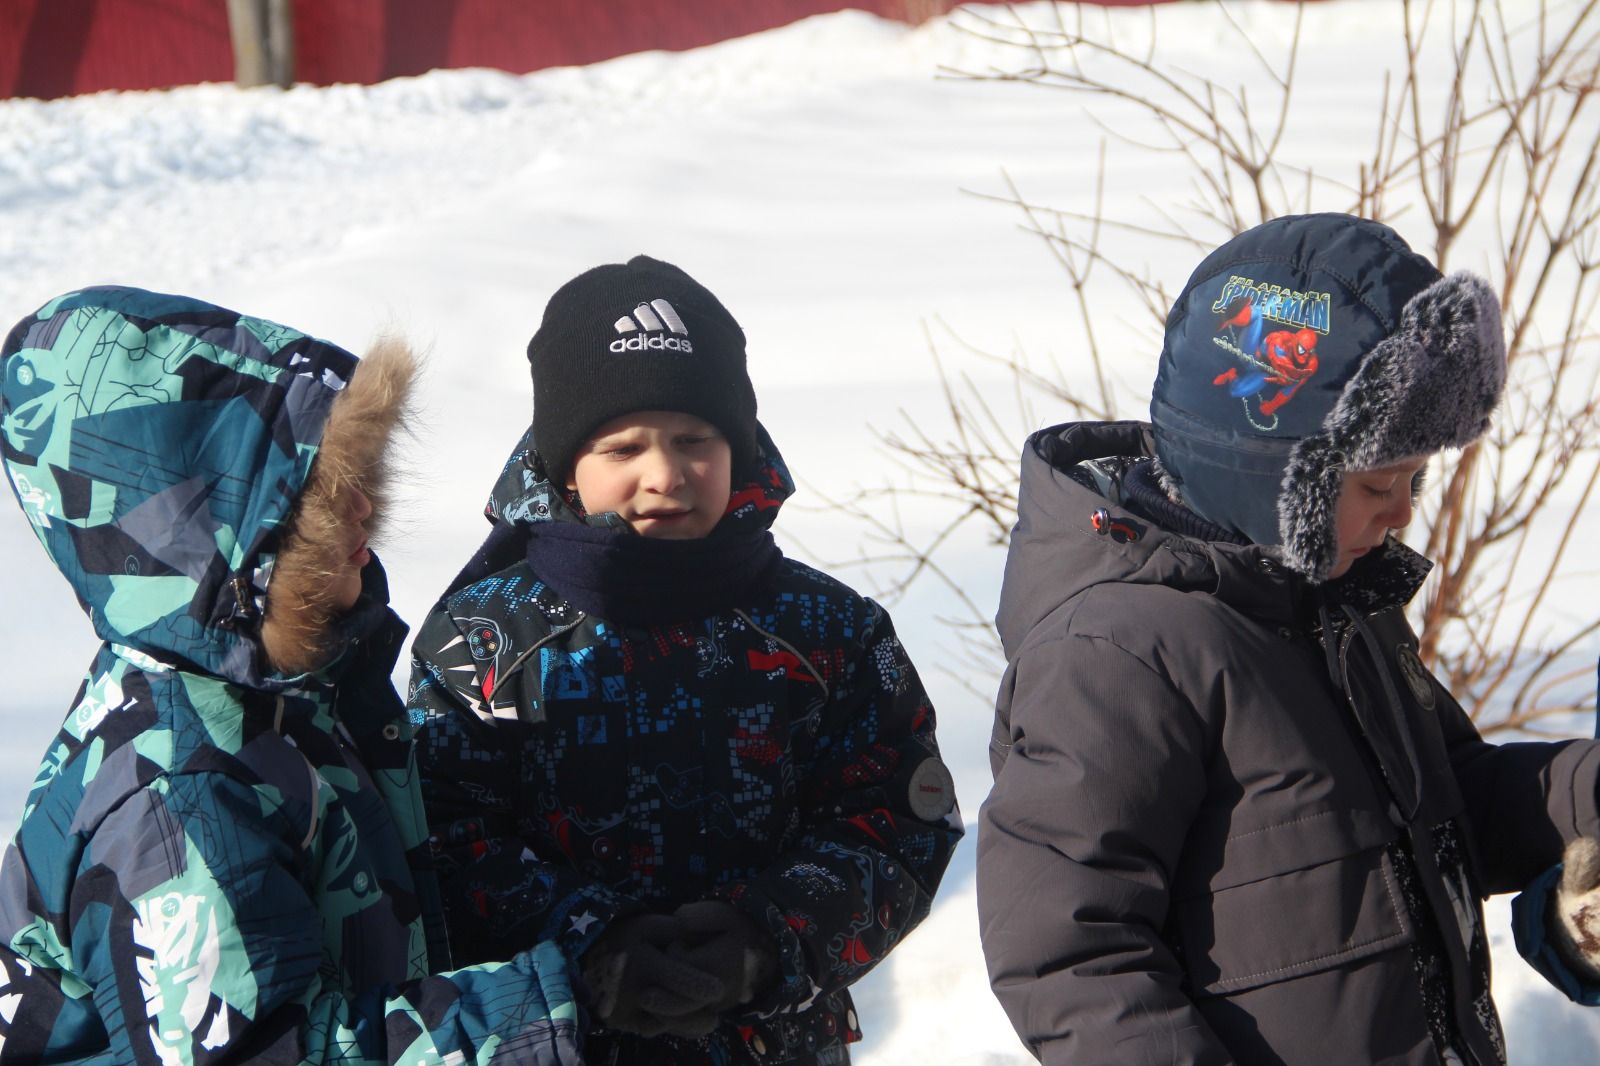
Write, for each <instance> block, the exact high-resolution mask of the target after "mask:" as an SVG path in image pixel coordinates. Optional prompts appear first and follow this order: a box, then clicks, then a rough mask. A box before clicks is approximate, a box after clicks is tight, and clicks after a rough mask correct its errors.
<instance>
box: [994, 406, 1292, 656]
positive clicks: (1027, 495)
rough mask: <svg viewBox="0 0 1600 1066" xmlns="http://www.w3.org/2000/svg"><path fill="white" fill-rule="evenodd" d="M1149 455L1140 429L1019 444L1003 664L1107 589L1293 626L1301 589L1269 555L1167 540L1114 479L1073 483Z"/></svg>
mask: <svg viewBox="0 0 1600 1066" xmlns="http://www.w3.org/2000/svg"><path fill="white" fill-rule="evenodd" d="M1153 455H1154V447H1153V442H1152V440H1151V433H1150V426H1149V424H1148V423H1145V422H1132V421H1130V422H1104V423H1088V422H1080V423H1069V424H1065V425H1060V426H1054V427H1052V428H1050V429H1044V430H1040V431H1039V432H1037V433H1035V434H1033V435H1032V436H1030V437H1029V438H1028V442H1027V444H1026V445H1025V446H1024V448H1023V452H1022V481H1021V486H1020V489H1019V491H1018V500H1017V524H1016V526H1015V527H1014V528H1013V529H1012V533H1011V548H1010V551H1009V552H1007V554H1006V569H1005V580H1004V583H1003V585H1002V587H1001V592H1000V609H999V612H998V614H997V615H996V618H995V626H996V628H997V629H998V630H999V633H1000V639H1001V642H1002V643H1003V644H1004V646H1005V649H1006V653H1007V655H1013V654H1015V652H1016V649H1017V648H1018V647H1019V646H1020V645H1021V643H1022V642H1023V640H1024V639H1025V638H1026V637H1027V635H1028V633H1029V632H1030V631H1031V630H1032V629H1033V628H1034V627H1035V626H1037V625H1038V624H1039V623H1040V622H1041V621H1043V620H1044V619H1045V618H1046V617H1048V616H1049V615H1050V614H1052V613H1053V612H1055V611H1056V610H1057V609H1058V608H1060V607H1061V606H1062V605H1063V604H1065V603H1066V602H1067V601H1068V600H1070V599H1072V598H1073V597H1075V596H1077V595H1078V594H1079V593H1081V592H1084V591H1086V590H1087V589H1089V588H1091V587H1093V586H1095V585H1100V584H1105V583H1109V582H1115V583H1123V584H1136V585H1165V586H1167V587H1169V588H1174V589H1178V590H1180V591H1197V592H1206V593H1210V594H1213V595H1216V596H1219V597H1221V598H1222V599H1224V600H1225V601H1227V602H1229V603H1230V604H1232V605H1233V606H1235V607H1237V608H1239V609H1240V610H1243V611H1246V612H1248V613H1251V614H1254V615H1258V616H1265V617H1273V618H1278V619H1282V620H1284V621H1288V620H1289V619H1291V618H1293V616H1294V613H1295V610H1296V599H1297V598H1298V596H1299V595H1300V594H1301V591H1302V587H1301V583H1300V582H1299V581H1298V580H1297V579H1296V578H1295V577H1294V575H1292V574H1290V573H1289V572H1287V571H1286V570H1285V569H1284V568H1283V567H1282V566H1281V565H1280V564H1279V561H1278V559H1277V552H1276V551H1275V550H1274V549H1272V548H1270V547H1266V546H1263V545H1259V544H1232V543H1226V542H1221V541H1209V540H1202V539H1197V538H1194V537H1189V536H1185V535H1183V534H1180V533H1175V532H1172V531H1170V530H1167V529H1164V528H1162V527H1161V526H1159V525H1157V524H1155V523H1154V522H1152V521H1150V520H1149V519H1147V518H1144V517H1141V516H1140V515H1139V514H1137V513H1136V512H1135V511H1133V510H1131V509H1130V508H1128V507H1126V506H1124V505H1123V504H1122V502H1121V497H1120V494H1119V492H1118V489H1117V485H1116V483H1115V481H1114V479H1100V478H1096V477H1094V476H1093V475H1092V474H1091V473H1090V472H1088V471H1086V470H1085V471H1080V472H1078V473H1077V475H1076V476H1075V475H1074V468H1075V467H1077V466H1078V464H1080V463H1089V462H1091V461H1093V460H1106V459H1118V458H1147V457H1150V456H1153ZM1080 479H1081V480H1080ZM1097 482H1098V483H1097ZM1090 484H1095V485H1096V487H1094V488H1091V487H1090ZM1108 493H1109V495H1108Z"/></svg>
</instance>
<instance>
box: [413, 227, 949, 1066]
mask: <svg viewBox="0 0 1600 1066" xmlns="http://www.w3.org/2000/svg"><path fill="white" fill-rule="evenodd" d="M528 359H529V362H530V364H531V367H532V372H533V392H534V416H533V424H532V426H531V427H530V429H529V431H528V433H527V434H525V435H524V438H523V440H522V442H521V443H520V444H519V445H518V447H517V449H516V450H515V452H514V453H513V455H512V458H511V460H510V462H509V463H508V464H507V465H506V467H505V469H504V471H503V472H502V474H501V477H500V480H499V482H498V483H497V484H496V486H495V489H494V492H493V494H492V496H491V499H490V502H489V506H488V509H487V514H488V517H489V519H490V521H491V523H493V531H492V532H491V534H490V537H489V539H488V541H487V542H486V543H485V544H484V545H483V547H482V548H481V549H480V550H479V552H478V553H477V554H476V555H475V556H474V558H473V559H472V560H471V562H469V564H468V565H467V567H466V569H465V570H463V572H462V574H461V575H460V576H458V577H457V579H456V580H455V581H454V582H453V583H452V585H451V587H450V588H449V589H448V590H447V591H446V593H445V595H444V597H443V599H441V601H440V603H439V604H438V606H437V607H436V608H435V609H434V611H433V613H432V614H431V615H430V616H429V618H428V619H427V621H426V622H425V623H424V625H423V627H422V629H421V631H420V632H419V634H418V636H417V640H416V643H415V645H414V649H413V653H414V657H415V658H414V669H413V683H412V694H411V699H410V704H411V713H412V717H413V720H415V721H417V722H418V723H419V730H420V738H421V739H420V743H419V751H420V753H421V756H420V759H421V763H422V773H423V776H424V795H425V797H426V804H427V814H428V823H429V826H430V828H431V831H432V833H433V838H432V846H433V851H434V856H435V858H436V860H437V863H438V866H439V871H440V881H441V888H442V890H443V893H444V903H445V912H446V914H447V917H448V923H449V933H450V939H451V944H452V947H453V950H454V953H455V955H456V962H457V963H467V962H471V961H473V960H476V959H497V958H504V957H505V954H506V952H507V950H508V949H510V948H511V947H512V946H513V945H516V944H520V943H523V942H524V941H526V942H527V943H529V944H532V943H537V942H538V941H540V940H542V939H553V940H556V941H557V942H559V943H560V944H562V946H563V947H564V949H565V950H566V951H567V953H568V956H569V958H571V959H572V961H573V962H574V964H575V965H576V967H577V969H578V970H579V972H580V973H581V974H582V976H583V978H584V979H585V981H584V983H585V984H586V985H587V988H588V999H587V1006H588V1009H589V1011H590V1015H591V1020H592V1022H593V1028H592V1031H591V1033H590V1040H589V1044H588V1048H587V1055H588V1056H589V1058H590V1060H591V1061H597V1062H616V1063H640V1064H643V1063H667V1062H671V1063H683V1064H689V1066H694V1064H704V1066H711V1064H724V1063H842V1062H848V1061H849V1055H848V1051H847V1045H848V1044H849V1043H851V1042H853V1041H855V1040H858V1039H860V1028H859V1025H858V1020H857V1018H856V1015H855V1011H854V1009H853V1007H852V1006H851V1002H850V996H849V993H848V991H847V986H848V985H849V984H851V983H852V982H853V981H855V980H856V979H857V978H859V977H860V976H861V975H862V974H864V973H865V972H866V971H867V970H868V969H870V968H871V967H872V966H873V965H875V964H876V963H877V962H878V961H879V960H880V959H881V958H882V957H883V956H884V954H886V953H887V952H888V951H889V949H890V948H891V947H893V946H894V945H895V944H896V943H898V942H899V940H900V939H901V938H902V937H903V936H904V935H905V934H906V933H907V932H909V931H910V930H911V929H912V927H914V926H915V925H916V924H917V923H918V922H920V921H921V920H922V918H923V917H924V916H925V915H926V914H927V912H928V908H929V905H930V903H931V900H932V896H933V892H934V890H935V888H936V887H937V885H938V882H939V879H940V876H941V875H942V873H943V871H944V867H945V865H946V863H947V861H948V860H949V856H950V852H951V849H952V848H953V847H954V846H955V843H956V841H957V840H958V839H959V838H960V836H961V832H962V830H961V824H960V820H959V816H958V814H957V813H956V810H955V801H954V795H953V788H952V782H951V778H950V775H949V772H948V771H947V770H946V769H945V767H944V764H943V763H942V762H941V761H940V759H939V753H938V748H937V745H936V743H935V740H934V715H933V709H932V708H931V707H930V706H929V704H928V699H927V695H926V693H925V692H924V691H923V688H922V685H921V683H920V682H919V680H918V679H917V674H916V671H915V670H914V669H913V667H912V665H911V663H910V661H909V660H908V659H907V658H906V655H905V651H904V649H903V648H902V647H901V645H900V643H899V641H898V640H897V639H896V638H895V635H894V628H893V625H892V623H891V622H890V620H889V617H888V615H887V614H886V613H885V612H884V611H883V609H882V608H881V607H879V606H878V605H877V604H875V603H873V602H872V601H871V600H868V599H866V598H864V597H862V596H859V595H857V594H856V593H855V592H853V591H852V590H851V589H849V588H847V587H846V586H845V585H843V584H841V583H840V582H838V581H836V580H834V579H833V578H830V577H828V576H827V575H825V574H822V573H819V572H818V571H816V570H813V569H811V568H810V567H808V566H805V565H803V564H801V563H799V562H796V561H794V560H792V559H788V558H785V557H784V556H783V554H782V553H781V552H780V551H779V549H778V547H777V545H776V543H775V542H774V541H773V538H772V534H771V532H770V526H771V524H772V522H773V519H774V518H775V517H776V516H777V512H778V510H779V508H780V506H781V504H782V503H783V501H784V500H785V499H786V498H787V497H788V496H789V495H790V493H791V492H792V491H793V482H792V481H791V479H790V477H789V473H788V470H787V468H786V467H785V466H784V464H783V460H782V459H781V457H780V456H779V455H778V452H777V449H776V448H775V447H774V446H773V444H772V441H771V439H770V438H769V437H768V436H767V434H766V432H765V431H764V429H763V428H762V427H761V426H760V424H759V423H758V422H757V421H756V399H755V393H754V391H753V389H752V388H751V385H750V379H749V376H748V375H747V373H746V371H745V338H744V332H743V330H741V329H740V327H739V324H738V322H736V321H735V320H734V318H733V316H732V315H731V314H729V313H728V311H727V309H726V308H724V307H723V306H722V304H721V302H719V301H718V300H717V298H716V297H715V296H713V295H712V294H711V293H710V292H709V291H708V290H707V289H706V288H705V287H704V286H702V285H700V284H699V283H698V282H696V281H695V280H694V279H693V278H691V277H690V276H689V275H688V274H686V273H684V272H683V271H682V270H679V269H678V268H677V267H675V266H672V265H671V264H669V263H663V262H661V261H659V260H655V259H651V258H649V257H647V256H637V257H635V258H633V259H631V260H629V261H628V262H627V263H613V264H606V265H604V266H599V267H595V268H594V269H592V270H589V271H587V272H585V273H583V274H580V275H579V276H578V277H576V278H574V279H572V280H571V281H569V282H568V283H567V284H565V285H564V286H562V287H561V288H560V289H559V290H557V292H556V293H555V295H554V296H552V297H551V299H550V302H549V304H548V306H547V307H546V309H545V314H544V320H543V322H542V323H541V324H540V326H539V329H538V331H537V332H536V333H535V334H534V336H533V339H532V341H530V342H529V345H528Z"/></svg>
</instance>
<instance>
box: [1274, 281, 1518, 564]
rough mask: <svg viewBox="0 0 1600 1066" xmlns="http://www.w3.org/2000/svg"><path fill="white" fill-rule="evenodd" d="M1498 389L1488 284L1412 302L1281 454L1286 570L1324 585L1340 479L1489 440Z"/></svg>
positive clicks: (1500, 370) (1465, 284)
mask: <svg viewBox="0 0 1600 1066" xmlns="http://www.w3.org/2000/svg"><path fill="white" fill-rule="evenodd" d="M1505 381H1506V350H1505V334H1504V332H1503V330H1502V327H1501V324H1500V301H1499V300H1498V299H1497V298H1496V296H1495V294H1494V290H1492V289H1490V288H1489V285H1488V283H1487V282H1485V281H1484V280H1483V279H1482V278H1479V277H1476V276H1475V275H1472V274H1467V273H1456V274H1451V275H1450V276H1448V277H1445V278H1441V279H1440V280H1439V281H1437V282H1435V283H1434V284H1432V285H1430V286H1428V288H1426V289H1424V290H1423V291H1421V292H1419V293H1418V294H1417V295H1416V296H1414V297H1412V298H1411V300H1410V301H1409V302H1408V303H1407V304H1406V306H1405V310H1404V311H1403V312H1402V314H1401V317H1400V325H1399V327H1398V328H1397V329H1396V330H1395V331H1394V332H1393V333H1391V334H1390V335H1389V336H1388V337H1385V338H1384V339H1383V341H1381V342H1380V343H1379V344H1378V345H1377V347H1375V348H1373V349H1372V351H1371V352H1369V353H1368V354H1367V355H1366V357H1365V358H1363V359H1362V361H1361V365H1360V366H1359V367H1358V368H1357V370H1356V373H1355V376H1354V377H1352V378H1351V379H1350V383H1349V384H1348V385H1346V386H1345V387H1344V392H1343V393H1342V394H1341V395H1340V396H1339V402H1338V403H1337V404H1335V405H1334V408H1333V410H1332V411H1330V412H1329V413H1328V417H1327V418H1325V419H1324V420H1323V422H1322V429H1321V431H1320V432H1319V433H1317V434H1316V435H1314V436H1311V437H1307V438H1306V439H1304V440H1302V441H1301V442H1300V443H1299V444H1297V445H1295V448H1294V451H1293V452H1291V453H1290V456H1289V465H1288V468H1287V469H1286V470H1285V471H1284V475H1283V492H1282V493H1281V494H1280V495H1279V497H1278V528H1279V531H1280V533H1281V534H1282V537H1283V553H1284V562H1285V564H1286V565H1288V566H1289V567H1290V568H1292V569H1294V570H1297V571H1299V572H1300V573H1302V574H1305V575H1306V576H1308V577H1310V578H1311V579H1312V580H1313V581H1324V580H1326V579H1327V576H1328V574H1329V573H1331V572H1332V570H1333V568H1334V566H1335V565H1336V564H1337V563H1338V555H1339V552H1338V543H1337V535H1336V531H1335V529H1334V515H1335V512H1336V510H1337V508H1338V504H1339V490H1340V488H1341V486H1342V485H1343V483H1344V481H1343V479H1344V474H1345V473H1346V472H1347V471H1359V470H1372V469H1376V468H1378V467H1382V466H1387V465H1389V464H1390V463H1397V462H1399V461H1401V460H1402V459H1411V458H1416V457H1418V456H1423V455H1432V454H1433V453H1434V452H1437V451H1440V450H1442V449H1444V448H1461V447H1465V446H1466V445H1468V444H1471V443H1472V442H1473V441H1475V440H1477V439H1478V438H1479V437H1481V436H1483V435H1484V433H1486V432H1488V429H1489V418H1490V416H1491V415H1492V414H1493V412H1494V408H1495V405H1496V404H1498V403H1499V402H1500V393H1501V392H1502V391H1503V390H1504V388H1505Z"/></svg>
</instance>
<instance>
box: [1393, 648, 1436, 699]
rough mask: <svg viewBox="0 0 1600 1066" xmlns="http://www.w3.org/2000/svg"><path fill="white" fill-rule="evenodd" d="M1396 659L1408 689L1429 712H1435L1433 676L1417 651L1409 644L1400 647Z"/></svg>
mask: <svg viewBox="0 0 1600 1066" xmlns="http://www.w3.org/2000/svg"><path fill="white" fill-rule="evenodd" d="M1395 658H1396V659H1397V660H1399V663H1400V673H1401V675H1403V676H1404V677H1405V679H1406V687H1407V688H1409V689H1410V690H1411V694H1412V695H1413V696H1415V697H1416V698H1417V702H1418V703H1420V704H1422V706H1423V707H1424V708H1426V709H1427V710H1430V711H1431V710H1433V675H1432V674H1430V673H1428V668H1427V667H1426V666H1423V665H1422V659H1421V658H1419V657H1418V655H1417V652H1416V649H1414V648H1413V647H1412V646H1411V645H1409V644H1402V645H1400V648H1399V650H1398V651H1397V652H1396V653H1395Z"/></svg>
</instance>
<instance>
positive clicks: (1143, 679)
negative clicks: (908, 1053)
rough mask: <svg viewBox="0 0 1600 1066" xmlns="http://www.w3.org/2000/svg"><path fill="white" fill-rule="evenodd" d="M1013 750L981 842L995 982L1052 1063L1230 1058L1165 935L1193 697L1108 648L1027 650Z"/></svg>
mask: <svg viewBox="0 0 1600 1066" xmlns="http://www.w3.org/2000/svg"><path fill="white" fill-rule="evenodd" d="M1007 711H1009V725H1008V729H1007V733H1008V737H1007V738H1006V739H1009V741H1010V744H1011V750H1010V752H1009V754H1008V755H1006V756H1005V758H1004V762H1003V763H1001V764H1000V765H999V767H998V770H997V774H996V780H995V785H994V789H993V791H992V792H991V793H990V795H989V798H988V800H987V801H986V802H985V804H984V806H983V810H982V812H981V814H980V819H979V826H980V828H979V834H978V921H979V932H980V936H981V938H982V941H983V951H984V956H985V959H986V960H987V963H988V968H989V980H990V984H991V986H992V987H993V989H994V993H995V996H996V998H997V999H998V1000H999V1001H1000V1005H1001V1006H1002V1007H1003V1008H1004V1009H1005V1012H1006V1014H1007V1015H1008V1016H1009V1017H1010V1019H1011V1024H1012V1025H1013V1027H1015V1029H1016V1031H1017V1034H1018V1036H1020V1037H1021V1038H1022V1040H1023V1042H1024V1043H1025V1044H1026V1045H1027V1046H1028V1048H1029V1049H1030V1050H1031V1051H1032V1052H1033V1053H1034V1055H1036V1056H1037V1057H1038V1058H1039V1059H1040V1060H1041V1061H1043V1062H1044V1063H1046V1064H1052V1066H1053V1064H1064V1063H1069V1062H1070V1063H1072V1064H1073V1066H1097V1064H1102V1063H1103V1064H1107V1066H1109V1064H1111V1063H1124V1062H1183V1063H1190V1064H1193V1066H1221V1064H1225V1063H1231V1062H1232V1061H1233V1059H1232V1056H1231V1055H1230V1054H1229V1052H1228V1050H1227V1049H1226V1048H1224V1047H1223V1046H1222V1044H1221V1043H1220V1042H1219V1041H1218V1039H1217V1037H1216V1036H1215V1034H1214V1033H1212V1031H1211V1029H1210V1027H1209V1026H1208V1025H1207V1023H1206V1022H1205V1020H1204V1019H1203V1018H1202V1017H1201V1015H1200V1013H1199V1011H1198V1010H1196V1008H1195V1006H1194V1004H1193V1003H1192V1002H1191V1001H1190V999H1189V998H1188V995H1187V994H1186V992H1185V991H1184V988H1183V969H1182V967H1181V965H1180V963H1179V961H1178V959H1177V958H1176V957H1175V956H1174V954H1173V952H1172V950H1171V949H1170V948H1169V947H1168V945H1167V943H1166V942H1165V940H1164V938H1163V937H1162V935H1161V931H1162V929H1163V927H1164V926H1165V924H1166V922H1167V914H1168V906H1169V902H1170V892H1171V884H1170V882H1171V877H1172V872H1173V870H1174V868H1175V867H1176V865H1177V862H1178V858H1179V854H1180V852H1181V851H1182V848H1183V844H1184V840H1185V837H1186V835H1187V833H1188V829H1189V825H1190V823H1191V822H1192V820H1193V816H1194V814H1195V812H1196V811H1197V810H1198V808H1199V805H1200V803H1201V801H1202V799H1203V797H1204V795H1205V791H1206V771H1205V761H1204V756H1203V753H1204V752H1205V751H1206V750H1207V748H1206V736H1205V733H1206V731H1205V727H1204V726H1203V724H1202V722H1201V719H1200V716H1199V715H1198V714H1197V713H1196V709H1195V708H1194V706H1193V705H1192V703H1191V701H1189V700H1188V699H1186V698H1185V697H1184V696H1183V695H1182V694H1181V693H1180V692H1179V691H1178V690H1176V689H1175V688H1174V687H1173V686H1172V685H1171V683H1170V682H1169V681H1168V680H1167V679H1166V678H1165V677H1163V676H1161V675H1159V674H1158V673H1157V672H1155V671H1154V670H1152V669H1151V668H1150V667H1149V666H1148V665H1146V664H1145V663H1144V662H1143V661H1142V660H1140V659H1139V658H1137V657H1136V656H1134V655H1132V654H1130V653H1129V652H1127V651H1126V650H1124V649H1123V648H1121V647H1119V646H1117V645H1116V644H1113V643H1111V642H1110V641H1107V640H1104V639H1101V638H1097V637H1088V636H1068V637H1065V638H1060V639H1055V640H1051V641H1047V642H1044V643H1041V644H1038V645H1033V646H1029V647H1025V648H1024V649H1023V651H1022V652H1021V653H1020V655H1019V656H1018V658H1017V659H1016V661H1015V662H1013V663H1012V665H1011V667H1010V668H1009V669H1008V670H1007V673H1006V677H1005V680H1004V682H1003V683H1002V688H1001V692H1000V699H999V712H998V713H999V714H1000V715H1001V717H1002V719H1004V717H1005V715H1006V713H1007Z"/></svg>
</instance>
